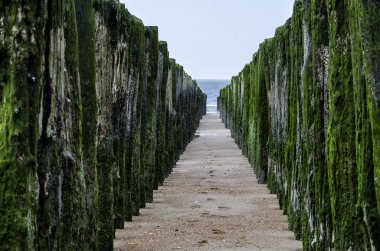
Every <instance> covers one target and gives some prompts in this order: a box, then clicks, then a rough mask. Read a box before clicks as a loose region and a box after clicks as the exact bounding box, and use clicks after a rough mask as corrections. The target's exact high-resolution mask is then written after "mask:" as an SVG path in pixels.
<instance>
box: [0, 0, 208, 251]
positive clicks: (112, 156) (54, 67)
mask: <svg viewBox="0 0 380 251" xmlns="http://www.w3.org/2000/svg"><path fill="white" fill-rule="evenodd" d="M0 59H1V61H0V226H1V229H0V243H1V249H2V250H37V249H38V250H40V249H41V250H112V245H113V239H114V232H115V228H123V225H124V221H128V220H131V219H132V216H133V215H138V214H139V208H141V207H144V206H145V203H146V202H149V201H151V200H152V196H153V192H152V191H153V189H156V188H157V187H158V186H159V184H161V183H162V182H163V180H164V178H165V177H166V176H167V175H168V174H169V173H170V172H171V169H172V167H173V166H174V165H175V163H176V161H177V160H178V158H179V156H180V154H181V152H182V151H183V150H184V149H185V147H186V145H187V143H188V142H189V141H190V140H191V139H192V137H193V134H194V132H195V130H196V128H197V127H198V124H199V120H200V118H201V117H202V115H203V114H204V113H205V109H206V98H207V97H206V95H204V94H203V93H202V91H201V90H200V88H199V87H198V86H197V84H196V82H195V81H193V80H192V79H191V77H190V76H189V75H187V74H186V73H185V71H184V69H183V67H182V66H180V65H178V64H177V63H176V61H175V60H174V59H170V58H169V52H168V48H167V44H166V42H162V41H159V40H158V29H157V27H145V26H144V24H143V22H142V21H141V20H139V19H138V18H136V17H134V16H133V15H131V14H130V13H129V12H128V10H127V9H126V8H125V6H124V5H122V4H119V3H118V1H113V0H110V1H93V0H65V1H64V0H54V1H35V0H32V1H2V2H1V3H0Z"/></svg>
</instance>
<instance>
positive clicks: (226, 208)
mask: <svg viewBox="0 0 380 251" xmlns="http://www.w3.org/2000/svg"><path fill="white" fill-rule="evenodd" d="M218 209H219V210H222V211H227V210H231V208H230V207H224V206H220V207H218Z"/></svg>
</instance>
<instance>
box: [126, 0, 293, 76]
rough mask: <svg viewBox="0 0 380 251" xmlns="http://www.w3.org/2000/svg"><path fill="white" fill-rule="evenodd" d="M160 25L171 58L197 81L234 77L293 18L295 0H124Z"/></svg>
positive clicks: (146, 19) (147, 21)
mask: <svg viewBox="0 0 380 251" xmlns="http://www.w3.org/2000/svg"><path fill="white" fill-rule="evenodd" d="M120 2H123V3H125V4H126V7H127V9H128V10H129V11H130V12H131V13H132V14H133V15H135V16H137V17H139V18H140V19H142V20H143V22H144V24H145V25H146V26H158V28H159V29H158V31H159V38H160V40H164V41H167V42H168V46H169V53H170V57H172V58H175V59H176V60H177V63H179V64H181V65H183V66H184V68H185V70H186V72H187V73H189V74H190V75H191V76H192V77H193V78H194V79H230V78H231V77H232V76H233V75H236V74H238V73H239V72H240V70H242V69H243V67H244V65H245V64H246V63H248V62H249V61H251V58H252V54H253V53H254V52H256V51H257V49H258V46H259V44H260V43H261V42H262V41H263V40H264V39H265V38H269V37H273V35H274V32H275V29H276V28H277V27H278V26H281V25H283V24H284V23H285V21H286V20H287V19H288V18H289V17H290V16H291V14H292V8H293V2H294V0H120Z"/></svg>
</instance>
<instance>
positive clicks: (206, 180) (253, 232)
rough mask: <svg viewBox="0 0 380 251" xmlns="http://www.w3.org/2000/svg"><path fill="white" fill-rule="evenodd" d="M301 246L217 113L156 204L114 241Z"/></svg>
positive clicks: (170, 246) (121, 244) (192, 246)
mask: <svg viewBox="0 0 380 251" xmlns="http://www.w3.org/2000/svg"><path fill="white" fill-rule="evenodd" d="M301 249H302V243H301V242H300V241H297V240H295V237H294V234H293V233H292V232H291V231H289V230H288V222H287V217H286V216H285V215H283V213H282V211H281V210H280V208H279V203H278V200H277V197H276V195H273V194H270V193H269V190H268V189H267V187H266V185H265V184H258V183H257V181H256V177H255V174H254V172H253V169H252V168H251V166H250V164H249V163H248V160H247V158H246V157H245V156H243V155H242V153H241V150H239V149H238V147H237V145H236V144H235V142H234V140H233V139H232V138H231V136H230V131H229V130H228V129H225V128H224V125H223V124H222V122H221V120H220V119H219V118H218V115H217V114H208V115H206V116H204V117H203V119H202V121H201V124H200V127H199V129H198V132H197V135H196V136H195V137H194V140H193V141H192V142H191V143H190V144H189V145H188V146H187V149H186V151H185V152H184V154H183V155H182V156H181V158H180V160H179V161H178V162H177V165H176V167H175V168H174V170H173V172H172V173H171V174H170V176H169V177H168V178H167V179H166V181H165V182H164V184H163V185H162V186H161V187H159V189H158V190H157V191H155V192H154V201H153V203H147V206H146V208H145V209H142V210H141V211H140V216H136V217H133V221H132V222H126V223H125V227H124V229H123V230H117V231H116V238H115V241H114V250H301Z"/></svg>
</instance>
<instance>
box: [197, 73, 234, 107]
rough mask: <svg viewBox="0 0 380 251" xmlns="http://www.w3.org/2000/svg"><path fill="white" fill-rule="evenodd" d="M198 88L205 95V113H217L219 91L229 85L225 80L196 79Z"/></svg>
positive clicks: (228, 81)
mask: <svg viewBox="0 0 380 251" xmlns="http://www.w3.org/2000/svg"><path fill="white" fill-rule="evenodd" d="M196 81H197V83H198V86H199V87H200V88H201V89H202V91H203V93H206V94H207V113H218V111H217V105H218V96H219V91H220V89H222V88H224V87H225V86H226V85H228V84H229V83H230V80H225V79H197V80H196Z"/></svg>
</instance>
